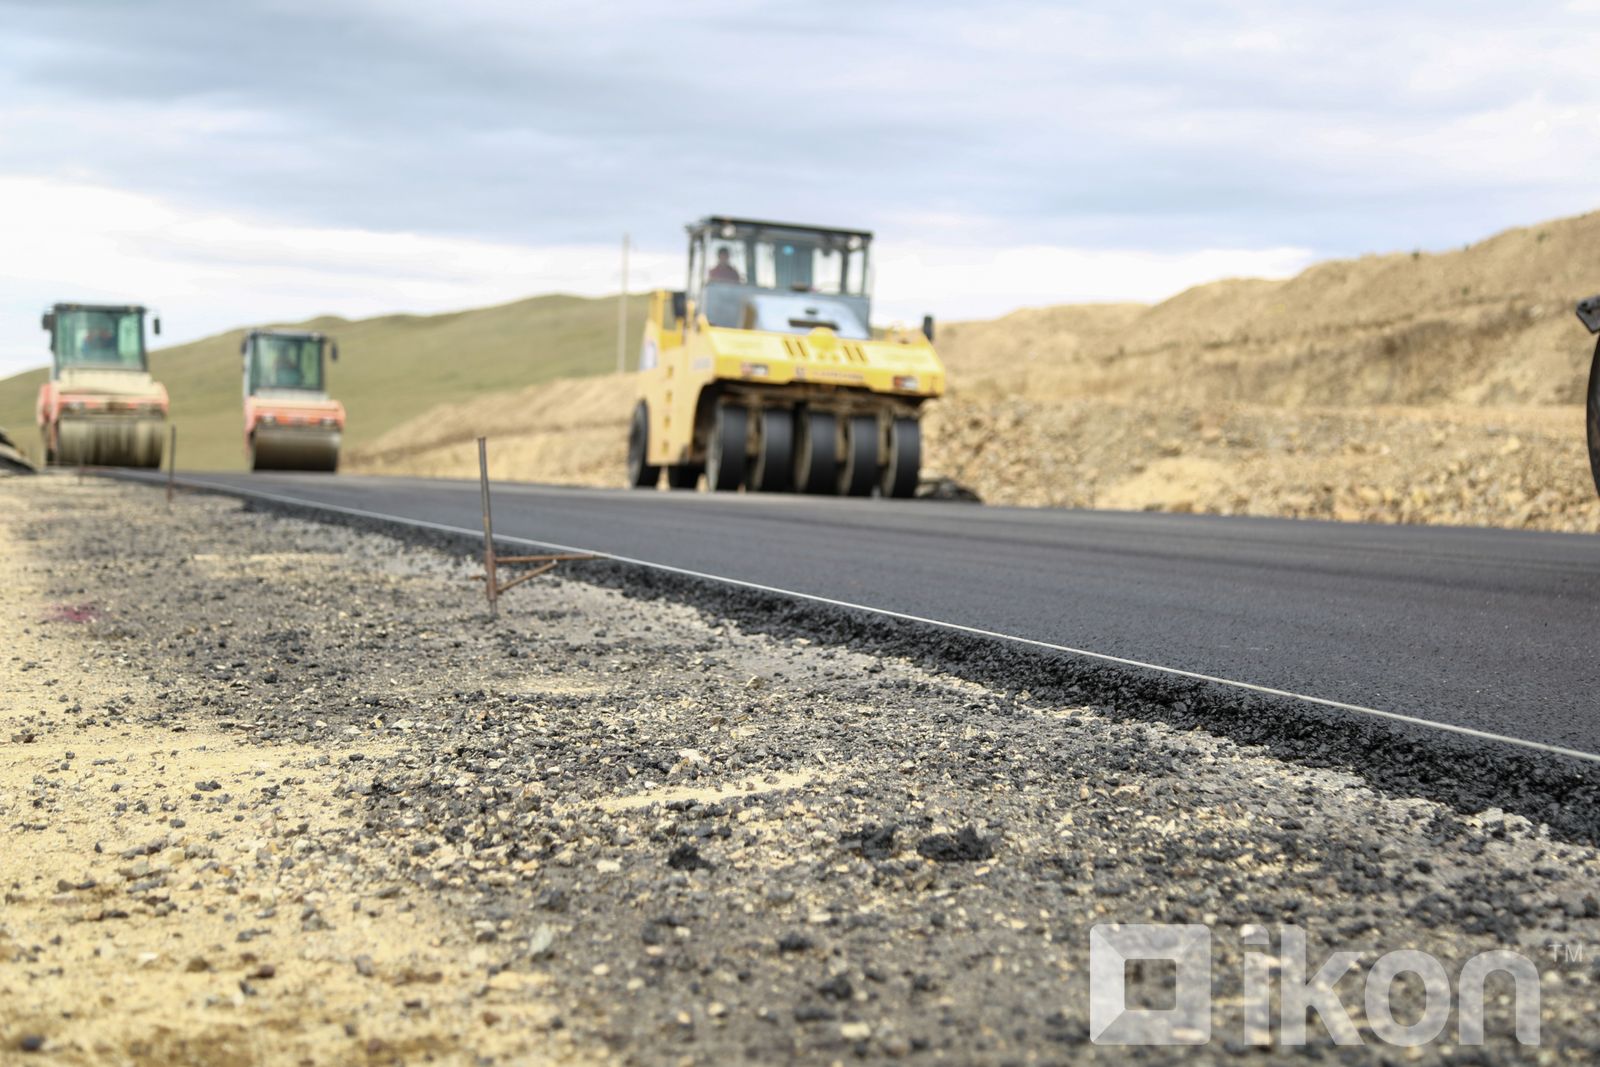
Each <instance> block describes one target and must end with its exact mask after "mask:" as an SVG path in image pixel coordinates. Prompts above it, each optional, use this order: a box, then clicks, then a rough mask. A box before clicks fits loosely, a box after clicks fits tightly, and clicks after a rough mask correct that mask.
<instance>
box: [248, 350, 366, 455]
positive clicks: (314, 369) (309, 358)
mask: <svg viewBox="0 0 1600 1067" xmlns="http://www.w3.org/2000/svg"><path fill="white" fill-rule="evenodd" d="M239 351H240V354H241V355H242V356H243V357H244V446H245V455H246V456H247V457H248V459H249V463H250V469H251V470H253V471H268V470H279V471H332V470H337V469H338V467H339V442H340V438H341V437H342V436H343V434H344V405H343V404H341V403H339V402H338V401H337V400H331V399H329V397H328V390H327V384H326V383H327V364H328V362H329V361H336V360H338V358H339V346H338V345H337V344H335V343H334V342H333V341H332V340H331V339H329V338H328V337H327V336H326V335H324V334H320V333H311V332H307V331H303V330H252V331H250V333H248V334H246V335H245V338H244V340H243V341H242V342H240V345H239Z"/></svg>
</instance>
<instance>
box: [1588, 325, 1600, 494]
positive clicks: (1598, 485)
mask: <svg viewBox="0 0 1600 1067" xmlns="http://www.w3.org/2000/svg"><path fill="white" fill-rule="evenodd" d="M1587 415H1588V420H1587V421H1588V424H1589V473H1590V474H1592V475H1593V476H1594V488H1595V492H1597V493H1600V342H1596V344H1595V346H1594V361H1593V362H1592V363H1590V364H1589V403H1588V411H1587Z"/></svg>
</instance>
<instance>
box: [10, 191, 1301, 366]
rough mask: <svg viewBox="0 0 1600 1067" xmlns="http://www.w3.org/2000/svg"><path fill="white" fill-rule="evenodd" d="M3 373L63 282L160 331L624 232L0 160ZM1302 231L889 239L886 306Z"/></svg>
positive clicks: (951, 307) (233, 319) (1281, 268)
mask: <svg viewBox="0 0 1600 1067" xmlns="http://www.w3.org/2000/svg"><path fill="white" fill-rule="evenodd" d="M0 232H3V233H6V234H8V235H10V237H11V238H12V240H8V241H6V242H4V243H3V244H0V292H3V293H4V294H5V296H4V298H3V301H0V373H9V372H14V371H17V370H21V369H23V368H25V367H29V366H33V365H36V364H38V363H40V362H41V361H42V360H43V358H44V341H43V334H42V333H40V332H39V330H38V328H37V323H38V312H40V311H42V310H44V308H45V307H47V306H48V305H49V304H52V303H54V302H56V301H58V300H84V301H115V302H129V303H142V304H146V305H148V306H152V307H155V308H157V309H159V310H160V311H161V313H162V316H163V320H164V321H163V325H164V327H165V328H166V332H165V334H164V335H163V341H164V342H167V343H177V342H181V341H184V340H190V339H193V338H196V337H201V336H205V335H207V334H211V333H216V332H219V331H221V330H225V329H228V328H231V327H234V326H241V325H248V324H259V323H266V322H282V321H292V320H297V319H303V318H309V317H311V316H313V315H316V314H319V313H324V312H329V313H337V314H340V315H344V316H346V317H361V316H367V315H377V314H385V313H390V312H397V311H410V312H430V311H451V310H456V309H459V308H465V307H474V306H481V305H485V304H493V303H499V302H502V301H508V300H514V299H517V298H519V297H523V296H527V295H529V294H532V293H543V292H568V293H578V294H584V295H591V296H599V295H603V294H607V293H615V292H616V291H617V286H618V282H619V278H620V273H621V264H620V249H619V247H618V245H617V244H615V243H607V244H598V243H591V244H570V245H541V246H524V245H518V244H513V243H509V242H491V241H480V240H473V239H465V238H453V237H441V236H436V235H427V234H418V233H403V232H381V231H373V230H359V229H332V228H323V227H311V226H289V225H283V224H281V223H277V222H274V221H272V220H268V219H261V218H255V219H252V218H247V217H236V216H227V215H222V214H219V213H215V212H209V211H198V212H197V211H191V210H186V209H184V208H183V207H181V206H178V205H175V204H172V203H169V202H166V201H163V200H160V199H158V198H154V197H149V196H145V195H143V194H138V193H129V192H125V191H122V190H117V189H110V188H105V187H101V186H95V185H84V184H78V183H63V182H58V181H53V180H49V179H39V178H0ZM1310 255H1311V254H1310V252H1309V251H1308V250H1306V249H1294V248H1280V249H1266V250H1248V249H1241V250H1210V251H1199V252H1181V253H1162V252H1154V251H1138V250H1104V249H1071V248H1059V247H1044V246H1031V247H1017V248H996V247H991V246H985V245H975V244H972V243H970V242H965V243H960V242H951V243H937V242H935V243H928V242H919V243H907V244H901V245H894V244H886V243H880V245H879V249H878V251H877V253H875V262H876V264H877V265H876V268H875V275H876V284H877V291H878V297H879V300H878V304H877V315H876V317H877V318H878V319H880V320H881V321H886V320H890V319H895V320H899V321H904V322H915V321H918V320H919V319H920V318H921V316H922V315H923V314H924V313H925V312H932V313H934V314H936V315H938V316H939V317H940V318H942V319H949V318H966V317H980V316H989V315H998V314H1001V313H1003V312H1006V311H1009V310H1012V309H1013V308H1015V307H1018V306H1020V305H1023V304H1047V303H1061V302H1064V301H1080V300H1153V299H1159V298H1160V297H1163V296H1167V295H1170V294H1172V293H1174V292H1177V291H1179V290H1181V289H1184V288H1187V287H1189V286H1190V285H1194V284H1196V283H1199V282H1202V281H1208V280H1210V279H1212V278H1216V277H1220V276H1225V275H1236V274H1250V275H1268V276H1282V275H1284V274H1288V273H1292V272H1293V271H1294V270H1297V269H1298V268H1300V267H1301V266H1303V265H1305V264H1306V263H1307V262H1309V260H1310ZM683 263H684V261H683V254H682V253H681V252H679V251H673V252H664V251H652V250H635V251H634V252H633V253H632V254H631V256H630V262H629V280H630V288H631V289H633V290H636V291H637V290H644V289H649V288H678V287H679V286H681V285H682V284H683V272H684V265H683Z"/></svg>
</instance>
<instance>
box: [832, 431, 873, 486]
mask: <svg viewBox="0 0 1600 1067" xmlns="http://www.w3.org/2000/svg"><path fill="white" fill-rule="evenodd" d="M877 484H878V420H877V419H876V418H875V417H874V416H872V415H852V416H850V419H849V421H847V422H846V423H845V428H844V466H843V467H842V468H840V470H839V495H840V496H871V495H872V487H873V486H874V485H877Z"/></svg>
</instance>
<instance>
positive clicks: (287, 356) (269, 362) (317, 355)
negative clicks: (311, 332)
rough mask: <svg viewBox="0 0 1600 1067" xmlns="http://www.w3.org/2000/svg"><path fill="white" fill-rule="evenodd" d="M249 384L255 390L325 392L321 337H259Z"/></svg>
mask: <svg viewBox="0 0 1600 1067" xmlns="http://www.w3.org/2000/svg"><path fill="white" fill-rule="evenodd" d="M251 370H252V373H253V375H254V378H253V380H252V381H251V383H250V385H251V388H252V390H255V389H311V390H315V391H317V392H321V391H322V339H321V338H320V337H270V336H262V337H257V338H256V355H255V360H254V362H253V364H252V367H251Z"/></svg>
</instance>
